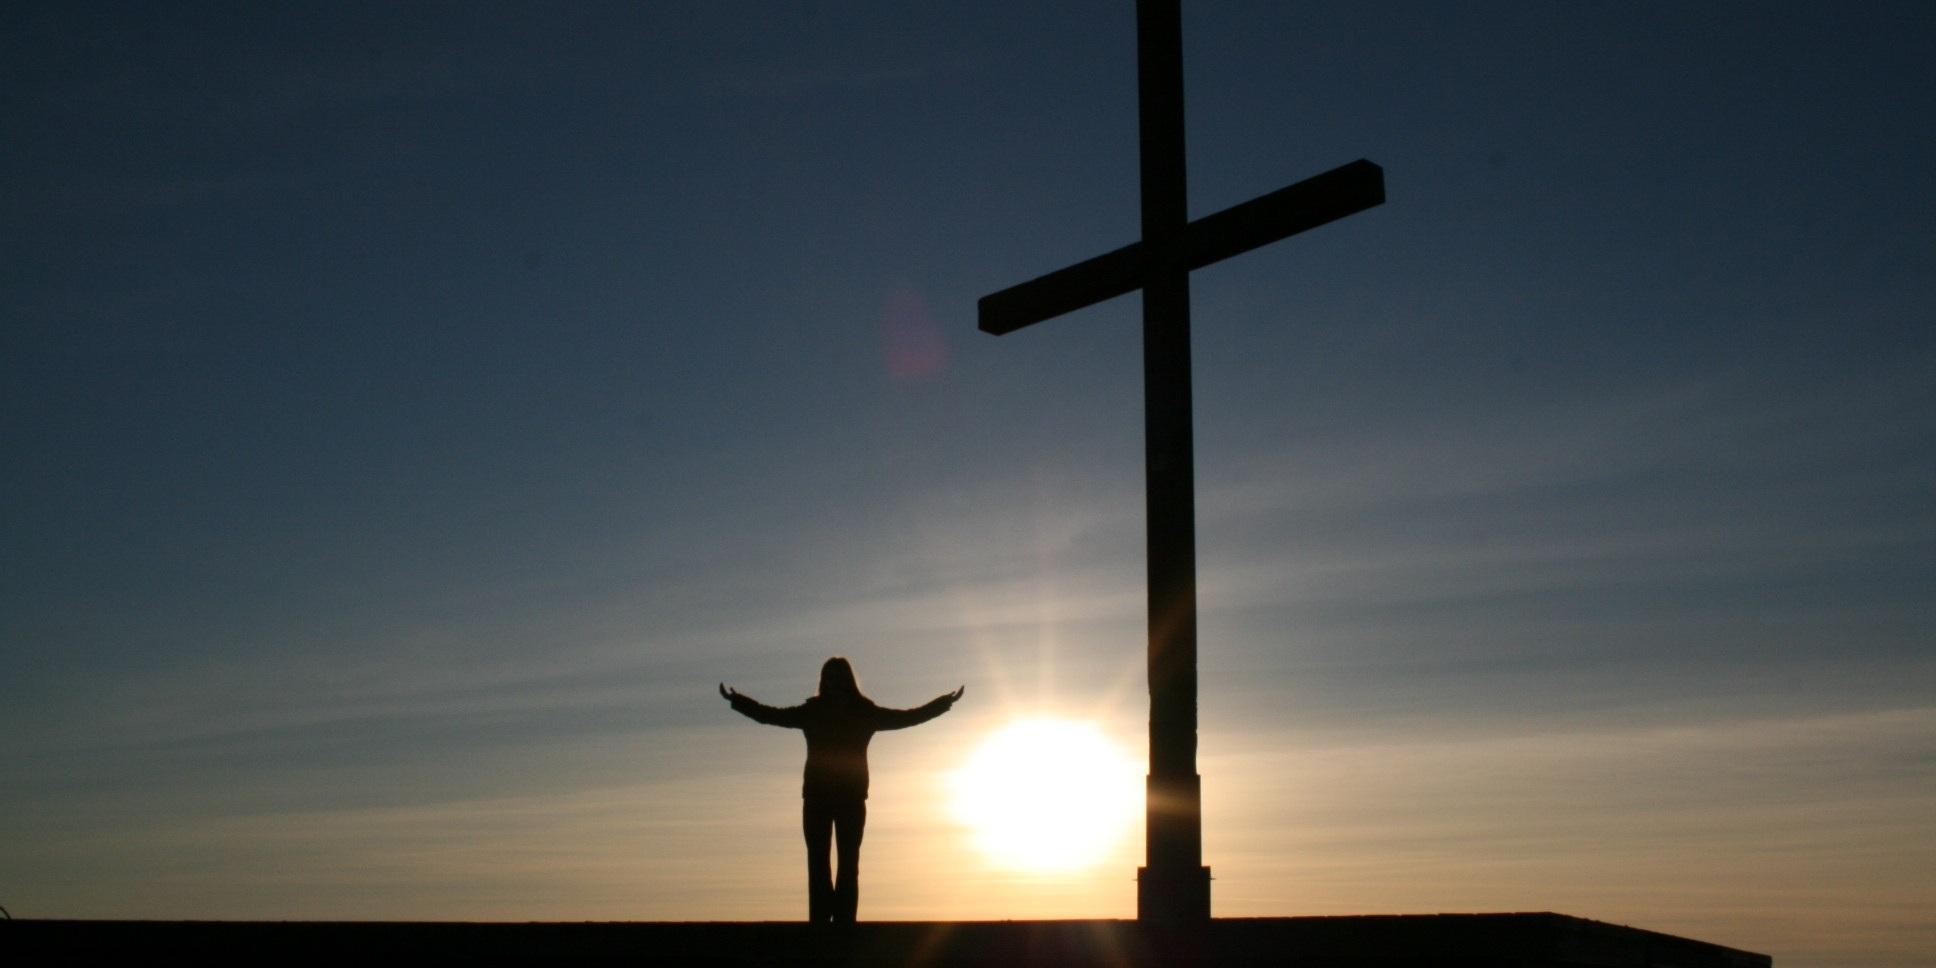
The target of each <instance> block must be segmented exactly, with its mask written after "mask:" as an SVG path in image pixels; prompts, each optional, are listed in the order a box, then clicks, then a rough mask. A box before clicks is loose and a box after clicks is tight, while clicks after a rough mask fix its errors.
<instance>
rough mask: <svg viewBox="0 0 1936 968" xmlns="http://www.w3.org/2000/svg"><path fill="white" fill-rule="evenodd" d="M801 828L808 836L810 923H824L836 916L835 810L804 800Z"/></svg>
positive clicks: (808, 914) (813, 801)
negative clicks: (830, 855) (831, 858)
mask: <svg viewBox="0 0 1936 968" xmlns="http://www.w3.org/2000/svg"><path fill="white" fill-rule="evenodd" d="M800 829H801V832H803V833H805V834H806V836H807V920H808V921H811V922H813V923H815V924H820V923H822V922H825V921H826V920H827V919H829V918H831V917H833V914H834V885H833V880H834V878H833V871H831V870H829V869H828V866H827V850H828V848H830V847H832V846H833V843H832V841H833V834H834V813H833V811H831V810H829V809H827V804H824V803H821V802H820V801H818V800H802V801H800Z"/></svg>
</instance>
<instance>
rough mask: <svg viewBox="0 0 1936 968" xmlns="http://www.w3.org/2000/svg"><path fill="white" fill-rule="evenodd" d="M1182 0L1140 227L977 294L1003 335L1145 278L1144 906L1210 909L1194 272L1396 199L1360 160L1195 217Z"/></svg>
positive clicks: (1150, 103)
mask: <svg viewBox="0 0 1936 968" xmlns="http://www.w3.org/2000/svg"><path fill="white" fill-rule="evenodd" d="M1181 20H1182V18H1181V15H1180V12H1179V8H1178V0H1138V2H1137V4H1136V84H1137V97H1138V103H1139V112H1138V113H1139V125H1140V127H1141V129H1142V171H1143V175H1142V181H1143V239H1142V241H1140V242H1132V243H1130V244H1129V245H1126V246H1123V247H1122V248H1120V249H1117V250H1116V251H1114V252H1110V253H1108V254H1106V255H1100V256H1097V257H1095V258H1093V259H1090V260H1088V261H1086V262H1078V263H1076V264H1075V265H1072V266H1070V267H1068V268H1066V269H1062V270H1059V271H1056V272H1051V273H1049V274H1048V275H1046V276H1043V277H1041V278H1039V279H1034V280H1031V281H1029V282H1025V283H1022V284H1021V285H1019V286H1015V287H1012V288H1009V289H1004V290H1002V291H1001V292H998V293H995V294H993V295H989V296H984V297H982V299H981V303H980V316H981V322H980V326H981V329H982V331H983V332H986V333H993V334H995V335H997V336H999V335H1001V334H1003V333H1009V332H1013V331H1015V330H1018V329H1021V328H1022V327H1024V326H1028V325H1030V324H1033V323H1039V322H1042V321H1043V320H1046V319H1051V318H1054V317H1056V316H1060V315H1062V314H1063V313H1067V312H1071V311H1073V310H1077V309H1081V308H1083V307H1085V306H1089V305H1093V304H1095V303H1099V302H1102V301H1103V300H1105V299H1112V298H1114V297H1116V296H1120V295H1123V294H1125V293H1128V292H1130V291H1132V290H1135V289H1139V288H1140V289H1142V290H1143V438H1144V444H1143V446H1144V457H1143V468H1144V475H1145V478H1144V479H1145V481H1146V484H1145V488H1146V492H1145V501H1146V502H1147V504H1146V507H1147V511H1146V513H1147V518H1148V532H1149V533H1148V555H1149V565H1148V567H1149V690H1150V722H1149V745H1150V748H1149V778H1148V785H1147V787H1146V788H1145V799H1146V805H1145V810H1146V813H1147V820H1148V823H1147V827H1146V834H1145V842H1144V851H1145V858H1146V859H1145V866H1144V867H1143V868H1141V869H1140V870H1138V871H1137V872H1136V881H1137V886H1136V916H1137V917H1138V918H1140V919H1142V920H1143V921H1147V922H1155V923H1171V924H1176V923H1190V922H1195V921H1203V920H1207V919H1208V918H1209V917H1210V868H1208V867H1205V866H1203V809H1202V783H1201V781H1200V779H1199V778H1198V776H1197V767H1196V761H1197V577H1196V574H1197V564H1196V497H1195V493H1194V481H1193V470H1192V467H1191V461H1192V458H1191V453H1190V450H1191V444H1190V271H1191V270H1192V269H1199V268H1202V267H1204V266H1207V265H1209V264H1211V263H1213V262H1217V261H1220V260H1223V259H1227V258H1230V257H1231V256H1234V255H1237V254H1239V253H1243V252H1248V251H1250V250H1251V249H1254V248H1257V247H1258V246H1261V245H1265V244H1267V243H1271V242H1275V241H1277V240H1279V239H1282V238H1285V237H1287V236H1291V235H1295V234H1297V233H1299V232H1302V231H1304V230H1306V229H1311V228H1316V227H1318V226H1320V225H1323V224H1324V223H1326V222H1330V221H1332V220H1334V219H1339V218H1343V217H1344V216H1346V215H1350V214H1353V213H1355V212H1360V211H1363V210H1365V209H1367V208H1370V207H1372V206H1373V205H1377V204H1380V203H1381V202H1383V201H1384V200H1385V176H1384V171H1383V169H1381V168H1379V167H1378V166H1377V165H1374V164H1372V163H1371V162H1369V161H1364V160H1362V159H1361V160H1359V161H1354V162H1352V163H1351V164H1348V165H1345V166H1344V167H1342V168H1334V169H1332V170H1331V171H1328V172H1325V173H1324V174H1322V175H1319V176H1317V177H1316V178H1312V179H1309V180H1306V181H1301V182H1298V183H1297V184H1295V185H1292V186H1290V187H1289V188H1282V189H1279V190H1277V191H1274V192H1271V193H1270V194H1268V195H1264V196H1261V197H1258V198H1254V199H1251V200H1250V201H1248V202H1245V203H1243V204H1241V205H1237V206H1234V207H1232V208H1227V209H1224V210H1223V211H1221V212H1218V213H1216V214H1215V215H1207V216H1204V217H1203V218H1200V219H1198V220H1196V221H1194V222H1192V221H1189V216H1188V209H1187V206H1186V204H1185V200H1184V168H1183V157H1184V155H1183V41H1182V26H1181Z"/></svg>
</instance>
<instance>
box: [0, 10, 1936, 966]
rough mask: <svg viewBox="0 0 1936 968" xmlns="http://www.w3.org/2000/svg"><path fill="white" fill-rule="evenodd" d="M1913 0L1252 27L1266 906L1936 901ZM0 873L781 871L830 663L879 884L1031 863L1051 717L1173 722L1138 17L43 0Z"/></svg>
mask: <svg viewBox="0 0 1936 968" xmlns="http://www.w3.org/2000/svg"><path fill="white" fill-rule="evenodd" d="M1932 40H1936V13H1932V11H1931V8H1929V7H1928V6H1927V5H1926V4H1891V3H1872V4H1862V5H1858V6H1856V7H1848V8H1838V7H1832V6H1830V5H1812V6H1804V5H1786V4H1776V5H1771V4H1708V3H1697V4H1668V3H1639V4H1620V5H1598V4H1592V5H1589V4H1550V5H1548V4H1485V3H1477V4H1457V5H1451V4H1430V3H1399V4H1379V3H1352V4H1335V3H1312V4H1276V3H1236V2H1232V3H1200V4H1191V5H1188V9H1186V10H1185V12H1184V73H1185V83H1186V110H1187V119H1188V120H1187V135H1188V139H1189V167H1190V198H1191V201H1190V211H1191V213H1192V215H1193V216H1202V215H1205V214H1208V213H1210V212H1214V211H1217V210H1219V209H1221V208H1224V207H1226V206H1228V205H1232V204H1235V203H1237V202H1241V201H1243V200H1245V199H1248V198H1250V197H1253V196H1255V195H1259V194H1263V193H1265V192H1268V191H1271V190H1274V189H1276V188H1278V187H1281V186H1283V185H1285V184H1288V183H1291V182H1294V181H1298V180H1301V179H1303V178H1306V177H1309V176H1311V175H1314V174H1317V173H1319V172H1321V171H1325V170H1328V169H1330V168H1333V167H1336V166H1338V165H1341V164H1344V163H1346V162H1349V161H1352V160H1355V159H1357V158H1361V157H1362V158H1369V159H1371V160H1373V161H1375V162H1377V163H1378V164H1380V165H1382V166H1383V168H1384V170H1385V179H1386V190H1387V196H1388V201H1387V202H1386V204H1384V205H1383V206H1381V207H1378V208H1375V209H1372V210H1369V211H1367V212H1364V213H1361V214H1358V215H1355V216H1352V217H1350V218H1348V219H1345V220H1343V221H1340V222H1337V223H1334V224H1332V225H1328V226H1325V227H1323V228H1320V229H1317V230H1314V231H1312V232H1309V233H1307V234H1304V235H1300V236H1297V237H1294V238H1292V239H1289V240H1286V241H1284V242H1280V243H1277V244H1275V245H1272V246H1269V247H1267V248H1264V249H1260V250H1258V251H1255V252H1252V253H1249V254H1246V255H1243V256H1241V257H1238V258H1236V259H1233V260H1231V261H1229V262H1226V263H1222V264H1219V265H1216V266H1213V267H1210V268H1208V269H1204V270H1201V271H1199V272H1197V273H1195V274H1194V276H1193V280H1192V288H1193V313H1194V353H1195V360H1194V376H1195V383H1196V411H1195V427H1196V435H1197V437H1196V481H1197V521H1198V562H1199V565H1198V567H1199V576H1200V585H1199V597H1200V603H1201V605H1200V607H1201V616H1200V629H1201V643H1202V644H1201V655H1200V660H1199V661H1200V671H1201V693H1200V705H1201V721H1202V732H1201V741H1200V756H1199V765H1200V769H1201V772H1202V775H1203V784H1204V797H1205V835H1204V836H1205V853H1206V863H1208V864H1209V865H1210V866H1211V867H1212V870H1213V871H1214V874H1215V877H1216V880H1215V882H1214V886H1213V905H1214V910H1215V912H1216V913H1217V914H1218V915H1221V916H1258V915H1301V914H1350V913H1416V912H1437V911H1489V910H1551V911H1558V912H1562V913H1567V914H1572V915H1577V916H1582V917H1590V918H1594V919H1598V920H1603V921H1611V922H1616V923H1623V924H1632V925H1636V926H1639V927H1645V928H1649V929H1653V930H1659V931H1666V932H1669V933H1674V934H1683V935H1688V936H1692V937H1696V938H1701V939H1703V940H1708V941H1714V942H1718V943H1722V944H1728V945H1732V946H1735V947H1741V948H1748V949H1751V950H1756V951H1761V952H1766V953H1770V954H1773V955H1774V956H1775V957H1776V959H1777V960H1778V962H1779V963H1781V964H1783V965H1792V966H1829V965H1856V964H1879V963H1892V964H1912V963H1918V962H1920V963H1924V964H1929V963H1932V962H1931V960H1930V959H1931V958H1932V954H1931V953H1932V951H1936V917H1932V915H1931V913H1930V912H1931V911H1936V874H1932V873H1931V872H1932V871H1936V656H1932V649H1931V643H1932V641H1936V635H1933V634H1932V633H1933V632H1936V629H1933V628H1932V625H1933V624H1936V622H1933V621H1932V616H1936V553H1933V552H1936V501H1932V496H1933V495H1932V480H1936V417H1933V416H1932V415H1936V380H1933V379H1932V376H1936V340H1932V333H1936V327H1932V326H1931V322H1932V317H1933V316H1936V231H1932V229H1936V201H1933V199H1936V195H1932V193H1931V192H1930V191H1929V190H1928V180H1929V174H1930V172H1932V171H1936V134H1932V127H1931V125H1930V124H1929V120H1930V118H1932V117H1936V78H1933V77H1932V71H1931V70H1930V68H1929V67H1928V63H1927V56H1926V55H1927V52H1928V50H1929V49H1930V47H1931V42H1932ZM0 76H4V83H0V131H4V133H5V135H4V137H0V144H4V147H3V148H0V183H3V184H4V185H5V186H6V188H5V190H4V191H0V206H4V209H3V210H4V224H5V226H6V231H5V233H4V234H0V245H4V264H5V266H6V269H5V275H6V284H5V285H4V286H0V321H4V325H3V326H0V449H3V450H4V452H5V453H6V454H7V459H6V460H5V461H4V462H0V523H3V525H4V526H3V528H0V667H4V669H5V673H4V675H0V735H4V737H5V739H6V742H5V744H4V751H0V813H3V814H4V816H5V817H6V826H7V831H8V834H7V836H6V837H4V838H0V905H5V906H6V908H7V909H8V910H9V911H11V912H12V913H13V915H14V916H16V917H109V918H221V919H228V918H273V919H339V918H348V919H471V920H481V919H513V920H637V919H654V920H658V919H792V918H797V917H799V916H800V911H801V910H802V909H803V903H804V902H803V899H802V897H801V895H802V894H804V887H803V885H802V884H801V883H800V880H801V879H800V877H799V869H800V866H801V857H800V854H801V843H800V833H799V826H798V820H797V811H798V783H799V779H798V777H799V768H800V760H801V755H802V747H801V743H800V740H799V738H798V737H797V736H791V735H786V734H783V733H781V732H780V731H778V730H773V729H770V728H766V727H760V726H757V725H755V724H753V723H751V722H748V721H746V720H744V719H741V718H739V717H737V716H734V715H733V714H732V713H731V711H730V710H729V709H728V708H727V707H726V705H725V704H724V703H722V702H720V700H719V697H718V695H717V693H716V691H715V689H716V684H717V683H720V682H726V683H729V684H731V685H733V686H735V687H736V688H738V689H741V690H743V691H745V692H747V693H748V694H750V695H753V696H755V697H757V698H759V699H762V700H764V701H767V702H770V703H775V704H788V703H793V702H798V701H799V700H801V699H803V698H804V697H805V696H807V695H809V694H810V693H811V692H812V691H813V689H814V685H815V674H816V670H817V669H818V666H819V663H820V662H821V661H822V660H823V659H824V658H825V657H827V656H829V655H835V654H840V655H846V656H849V657H850V658H852V660H853V662H854V665H855V667H856V668H857V669H858V671H859V673H860V677H861V681H862V683H863V685H864V687H865V688H866V689H867V691H868V692H869V693H870V694H871V695H872V696H873V697H874V698H875V699H876V700H878V701H880V702H882V703H883V704H886V705H893V706H912V705H915V704H917V703H919V702H922V701H925V700H926V699H928V698H930V697H932V696H934V695H936V694H938V693H940V692H943V691H945V690H948V689H952V688H954V687H955V686H957V685H965V686H966V690H967V692H966V696H965V698H964V699H963V700H962V702H961V704H960V705H959V706H957V707H956V709H955V710H954V711H953V712H952V713H950V714H949V715H948V716H946V717H943V718H942V719H939V720H936V721H935V722H933V723H930V724H927V725H924V726H922V727H921V728H919V729H917V730H913V731H909V732H905V733H891V734H884V735H882V736H881V737H879V738H878V739H877V740H876V741H875V743H874V747H873V753H872V765H873V772H874V785H873V796H872V799H871V800H870V814H869V824H868V828H867V839H866V849H865V852H864V857H865V872H864V876H863V877H862V878H861V916H862V917H863V918H871V919H912V918H919V919H930V918H933V919H957V918H1023V917H1129V916H1133V914H1134V881H1133V877H1134V874H1133V871H1134V868H1135V866H1136V865H1137V864H1138V863H1140V853H1141V847H1140V842H1141V837H1140V826H1137V827H1133V828H1131V829H1129V830H1128V831H1127V832H1126V833H1124V834H1123V835H1122V836H1121V837H1120V838H1119V839H1118V840H1117V841H1116V842H1115V845H1114V846H1113V847H1112V848H1110V853H1109V855H1108V856H1107V857H1106V858H1104V860H1103V861H1101V862H1099V863H1096V864H1094V865H1092V866H1089V867H1085V868H1082V869H1078V870H1072V871H1064V872H1059V873H1047V874H1044V873H1030V872H1020V871H1014V870H1009V869H1005V868H1003V867H1002V866H1000V865H999V864H997V863H995V862H994V861H993V860H992V859H991V858H990V857H988V856H986V855H984V854H982V853H980V852H979V851H978V850H977V849H976V847H975V841H974V838H973V836H972V831H970V830H968V829H967V828H965V827H964V826H963V825H962V823H961V820H960V818H959V817H958V816H956V813H957V812H958V811H956V810H954V809H953V808H952V806H951V804H950V802H949V797H950V793H949V790H950V786H949V781H950V777H951V776H953V775H954V773H955V771H956V770H958V769H959V768H960V767H961V766H962V765H963V764H964V763H965V762H966V761H967V760H968V759H969V758H970V756H971V755H972V754H973V752H974V750H975V749H976V747H977V744H978V743H979V742H981V740H982V739H983V738H984V737H987V736H990V735H993V734H994V733H995V732H996V731H997V730H998V729H1000V728H1001V727H1002V726H1003V725H1004V724H1006V723H1008V722H1010V721H1012V720H1014V719H1016V718H1019V717H1031V716H1048V717H1059V718H1064V719H1070V720H1075V721H1080V722H1085V723H1091V724H1093V725H1094V727H1095V728H1096V729H1098V730H1100V731H1101V732H1102V733H1103V734H1104V735H1106V736H1107V737H1109V738H1111V739H1112V740H1113V742H1115V743H1117V744H1119V745H1120V747H1121V748H1122V749H1123V750H1124V751H1126V753H1127V754H1129V755H1131V756H1132V757H1140V756H1141V753H1142V738H1141V737H1142V731H1143V726H1142V722H1143V717H1144V716H1145V714H1146V708H1147V707H1146V698H1145V695H1144V693H1143V688H1144V683H1143V679H1142V674H1143V673H1142V662H1143V648H1144V645H1143V642H1144V638H1143V637H1144V628H1143V608H1144V603H1143V559H1142V540H1143V533H1142V515H1143V507H1142V475H1141V468H1142V463H1141V459H1142V450H1141V447H1142V441H1141V431H1142V421H1141V393H1142V391H1141V368H1140V367H1141V360H1140V340H1139V339H1138V338H1137V332H1136V327H1137V326H1138V325H1139V318H1140V315H1139V304H1138V299H1137V297H1135V296H1133V295H1132V296H1128V297H1123V298H1120V299H1116V300H1113V301H1111V302H1109V303H1106V304H1103V305H1100V306H1096V307H1093V308H1090V309H1086V310H1083V311H1081V312H1078V313H1075V314H1072V315H1069V316H1066V317H1063V318H1059V319H1057V320H1053V321H1051V322H1048V323H1045V324H1042V325H1040V326H1036V327H1032V328H1030V329H1027V330H1023V331H1021V332H1017V333H1014V334H1011V335H1008V336H1004V337H1000V338H996V337H990V336H986V335H983V334H981V333H979V332H977V331H976V329H975V300H976V299H977V298H978V297H980V296H982V295H985V294H987V293H990V292H993V291H995V290H998V289H1001V288H1005V287H1007V286H1009V285H1012V284H1015V283H1017V282H1021V281H1023V280H1026V279H1029V278H1032V277H1034V276H1036V275H1040V274H1042V273H1044V272H1048V271H1050V270H1053V269H1056V268H1059V267H1061V266H1063V265H1066V264H1069V263H1071V262H1075V261H1078V260H1080V259H1083V258H1087V257H1089V256H1092V255H1096V254H1099V253H1101V252H1104V251H1107V250H1109V249H1113V248H1116V247H1118V246H1120V245H1123V244H1126V243H1128V242H1130V241H1133V240H1134V239H1135V237H1136V233H1137V231H1138V213H1137V168H1136V137H1137V136H1136V114H1135V63H1134V22H1133V16H1132V12H1131V9H1130V6H1129V5H1128V4H1127V3H1121V2H1112V3H1100V2H1068V3H1057V4H986V3H961V4H925V3H924V4H907V3H824V4H807V3H791V2H772V3H753V4H748V3H731V2H726V3H721V2H708V3H687V2H670V3H654V4H609V5H605V4H591V3H587V4H571V5H565V6H564V7H558V6H556V5H542V6H541V5H535V4H533V5H507V4H461V5H457V4H447V5H438V4H409V5H392V4H368V5H363V4H341V5H337V4H332V5H327V6H326V7H317V6H313V5H276V4H236V5H209V4H174V5H159V6H142V7H130V6H127V5H118V4H104V5H86V4H69V3H60V4H44V3H32V2H30V3H15V4H9V5H7V7H6V9H5V10H4V12H0Z"/></svg>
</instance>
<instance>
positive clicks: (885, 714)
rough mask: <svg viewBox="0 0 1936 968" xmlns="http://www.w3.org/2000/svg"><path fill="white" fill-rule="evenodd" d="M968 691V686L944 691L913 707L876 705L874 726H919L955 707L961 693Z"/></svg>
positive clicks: (879, 727)
mask: <svg viewBox="0 0 1936 968" xmlns="http://www.w3.org/2000/svg"><path fill="white" fill-rule="evenodd" d="M967 691H968V687H967V686H962V687H961V688H959V689H956V690H955V691H954V692H944V693H942V694H941V695H939V696H936V697H934V698H933V699H930V700H928V701H927V702H925V703H922V704H921V705H919V706H916V707H914V708H913V709H888V708H887V707H885V706H879V707H876V708H875V719H874V728H875V729H906V728H908V727H909V726H919V725H921V724H922V723H925V722H927V721H928V720H930V719H933V718H934V717H936V716H939V715H941V714H942V713H945V712H947V711H948V710H950V709H953V708H954V706H955V701H956V700H958V699H960V698H961V694H962V693H964V692H967Z"/></svg>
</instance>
